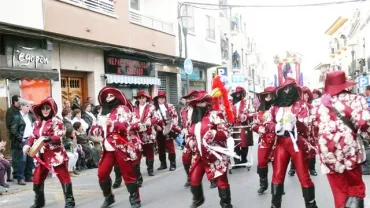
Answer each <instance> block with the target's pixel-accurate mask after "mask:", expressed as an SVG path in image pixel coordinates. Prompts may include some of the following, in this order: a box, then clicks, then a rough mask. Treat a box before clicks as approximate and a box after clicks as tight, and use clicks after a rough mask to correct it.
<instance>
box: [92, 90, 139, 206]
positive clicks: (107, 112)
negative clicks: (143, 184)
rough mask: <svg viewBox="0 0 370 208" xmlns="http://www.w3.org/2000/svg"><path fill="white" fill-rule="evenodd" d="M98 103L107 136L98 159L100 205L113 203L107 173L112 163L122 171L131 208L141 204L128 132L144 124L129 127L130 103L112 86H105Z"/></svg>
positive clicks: (130, 117) (135, 157)
mask: <svg viewBox="0 0 370 208" xmlns="http://www.w3.org/2000/svg"><path fill="white" fill-rule="evenodd" d="M98 100H99V104H100V105H101V106H102V107H103V111H102V113H101V117H100V119H103V120H105V125H103V128H106V129H105V130H104V132H107V133H106V136H105V138H104V141H103V154H102V157H101V159H100V162H99V169H98V178H99V184H100V188H101V190H102V191H103V195H104V197H105V201H104V203H103V205H102V206H101V207H102V208H107V207H109V206H110V205H111V204H113V203H114V202H115V200H114V195H113V193H112V189H111V186H112V180H111V178H110V176H109V175H110V173H111V171H112V168H113V166H114V165H115V164H117V165H118V167H119V169H120V172H121V173H122V176H123V180H124V182H125V184H126V188H127V191H128V192H129V194H130V196H129V201H130V204H131V207H132V208H139V207H141V200H140V194H139V184H138V183H137V178H136V173H135V169H134V162H135V161H137V159H138V155H137V149H136V145H135V144H134V143H133V141H131V137H130V131H137V130H139V128H143V129H145V128H146V125H145V124H142V125H139V126H136V128H131V127H130V122H131V120H132V105H131V103H130V102H129V100H127V98H126V96H125V95H124V94H123V93H122V92H120V91H119V90H117V89H116V88H113V87H109V86H107V87H104V88H103V89H101V90H100V92H99V95H98ZM103 123H104V122H103Z"/></svg>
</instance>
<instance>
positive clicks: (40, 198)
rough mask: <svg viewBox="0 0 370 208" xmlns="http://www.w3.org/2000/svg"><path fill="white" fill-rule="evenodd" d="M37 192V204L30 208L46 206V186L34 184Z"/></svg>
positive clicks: (34, 189)
mask: <svg viewBox="0 0 370 208" xmlns="http://www.w3.org/2000/svg"><path fill="white" fill-rule="evenodd" d="M33 191H34V192H35V204H34V205H32V206H31V207H30V208H41V207H44V206H45V195H44V184H33Z"/></svg>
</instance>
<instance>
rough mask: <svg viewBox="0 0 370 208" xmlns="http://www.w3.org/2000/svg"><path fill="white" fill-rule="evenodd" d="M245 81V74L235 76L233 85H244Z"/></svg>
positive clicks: (233, 76)
mask: <svg viewBox="0 0 370 208" xmlns="http://www.w3.org/2000/svg"><path fill="white" fill-rule="evenodd" d="M244 81H245V77H244V74H233V75H232V83H243V82H244Z"/></svg>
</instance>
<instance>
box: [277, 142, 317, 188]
mask: <svg viewBox="0 0 370 208" xmlns="http://www.w3.org/2000/svg"><path fill="white" fill-rule="evenodd" d="M303 145H304V144H300V143H299V140H298V148H299V151H298V152H295V151H294V147H293V142H292V140H291V138H290V137H279V138H278V140H277V144H276V148H275V155H274V163H273V174H272V184H284V180H285V175H286V170H287V167H288V165H289V162H290V157H292V161H293V163H294V165H295V168H296V171H297V176H298V179H299V182H300V183H301V186H302V187H303V188H309V187H311V186H313V185H314V184H313V182H312V180H311V178H310V175H309V173H308V164H307V161H305V157H306V154H305V152H304V150H303Z"/></svg>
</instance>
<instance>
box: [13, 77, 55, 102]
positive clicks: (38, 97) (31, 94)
mask: <svg viewBox="0 0 370 208" xmlns="http://www.w3.org/2000/svg"><path fill="white" fill-rule="evenodd" d="M20 92H21V93H20V95H21V97H22V98H24V99H27V100H32V101H33V102H35V104H38V103H40V102H41V101H42V100H43V99H45V98H47V97H49V96H51V83H50V81H49V80H35V79H33V80H29V79H24V80H22V81H21V85H20ZM35 92H37V93H35Z"/></svg>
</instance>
